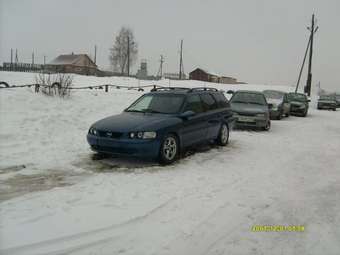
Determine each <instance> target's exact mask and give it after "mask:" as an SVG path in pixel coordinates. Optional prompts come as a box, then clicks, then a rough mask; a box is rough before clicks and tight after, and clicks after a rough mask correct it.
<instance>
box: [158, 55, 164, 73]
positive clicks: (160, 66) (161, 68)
mask: <svg viewBox="0 0 340 255" xmlns="http://www.w3.org/2000/svg"><path fill="white" fill-rule="evenodd" d="M159 62H160V65H159V69H158V73H157V77H160V78H162V77H163V63H164V58H163V55H161V59H160V61H159Z"/></svg>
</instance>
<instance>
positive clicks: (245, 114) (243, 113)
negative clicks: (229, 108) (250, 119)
mask: <svg viewBox="0 0 340 255" xmlns="http://www.w3.org/2000/svg"><path fill="white" fill-rule="evenodd" d="M237 114H238V115H242V116H256V113H249V112H238V113H237Z"/></svg>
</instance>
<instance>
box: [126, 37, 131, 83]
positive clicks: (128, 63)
mask: <svg viewBox="0 0 340 255" xmlns="http://www.w3.org/2000/svg"><path fill="white" fill-rule="evenodd" d="M127 75H128V76H130V36H128V38H127Z"/></svg>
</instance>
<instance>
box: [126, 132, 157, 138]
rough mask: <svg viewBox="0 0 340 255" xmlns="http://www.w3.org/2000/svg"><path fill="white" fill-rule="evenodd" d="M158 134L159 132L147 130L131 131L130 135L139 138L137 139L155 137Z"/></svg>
mask: <svg viewBox="0 0 340 255" xmlns="http://www.w3.org/2000/svg"><path fill="white" fill-rule="evenodd" d="M156 136H157V133H156V132H154V131H146V132H141V131H139V132H131V133H130V134H129V137H130V138H131V139H134V138H137V139H155V138H156Z"/></svg>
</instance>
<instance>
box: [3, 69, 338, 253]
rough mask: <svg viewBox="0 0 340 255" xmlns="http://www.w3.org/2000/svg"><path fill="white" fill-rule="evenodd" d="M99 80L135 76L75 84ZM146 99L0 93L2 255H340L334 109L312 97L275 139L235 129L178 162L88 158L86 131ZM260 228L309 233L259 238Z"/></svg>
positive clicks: (14, 78) (88, 93) (18, 76)
mask: <svg viewBox="0 0 340 255" xmlns="http://www.w3.org/2000/svg"><path fill="white" fill-rule="evenodd" d="M0 81H6V82H8V83H10V84H11V85H12V84H18V85H20V84H25V83H33V82H34V75H33V74H29V73H9V72H0ZM103 83H112V84H116V85H128V86H136V85H137V84H138V81H136V80H135V79H127V78H96V77H86V76H75V85H76V86H88V85H99V84H103ZM168 83H169V81H167V80H163V81H160V82H157V84H159V85H166V84H168ZM139 84H140V85H147V84H155V82H147V81H143V82H140V83H139ZM170 85H171V86H175V85H176V86H214V87H221V88H223V89H226V90H227V89H240V88H244V89H254V90H263V89H265V88H279V89H281V90H287V91H288V90H292V89H293V88H292V87H284V86H280V87H278V86H265V85H221V84H208V83H206V84H204V83H203V82H196V81H183V82H177V83H175V82H174V81H172V82H171V84H170ZM142 94H143V92H138V91H133V90H126V89H125V90H124V89H120V90H118V89H115V90H111V91H110V92H109V93H105V92H104V91H101V90H84V91H76V92H74V93H73V94H72V96H71V98H69V99H59V98H49V97H46V96H43V95H41V94H35V93H34V92H33V91H32V90H31V89H27V88H24V89H15V90H14V89H1V90H0V192H1V193H0V254H11V255H12V254H13V255H17V254H25V255H26V254H27V255H30V254H34V255H37V254H138V255H143V254H148V255H149V254H155V255H156V254H157V255H158V254H167V255H174V254H176V255H177V254H183V255H187V254H202V255H203V254H334V255H335V254H339V252H340V214H339V211H340V170H339V169H340V157H339V156H340V111H339V110H338V111H337V112H333V111H332V112H331V111H318V110H316V109H315V102H312V103H311V107H310V114H309V115H308V116H307V117H306V118H299V117H289V118H285V119H283V120H281V121H273V122H272V129H271V130H270V131H269V132H255V131H237V130H236V131H233V132H232V133H231V141H230V144H229V145H228V146H227V147H223V148H218V147H213V148H210V149H207V150H203V151H201V152H198V153H195V154H193V155H191V156H188V157H185V158H183V159H181V160H180V161H178V162H177V163H175V164H173V165H171V166H165V167H162V166H159V165H157V164H154V163H150V162H139V161H134V160H122V159H106V160H97V161H93V160H92V159H91V155H92V152H91V151H90V149H89V147H88V145H87V142H86V134H87V131H88V128H89V126H90V125H91V124H92V123H93V122H95V121H96V120H98V119H101V118H103V117H106V116H108V115H112V114H117V113H120V112H121V111H122V110H123V109H124V108H126V107H127V106H128V105H129V104H130V103H131V102H132V101H134V100H135V99H136V98H138V97H139V96H140V95H142ZM31 191H34V192H31ZM254 225H285V226H289V225H303V226H305V231H304V232H288V231H287V232H252V231H251V229H252V227H253V226H254Z"/></svg>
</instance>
